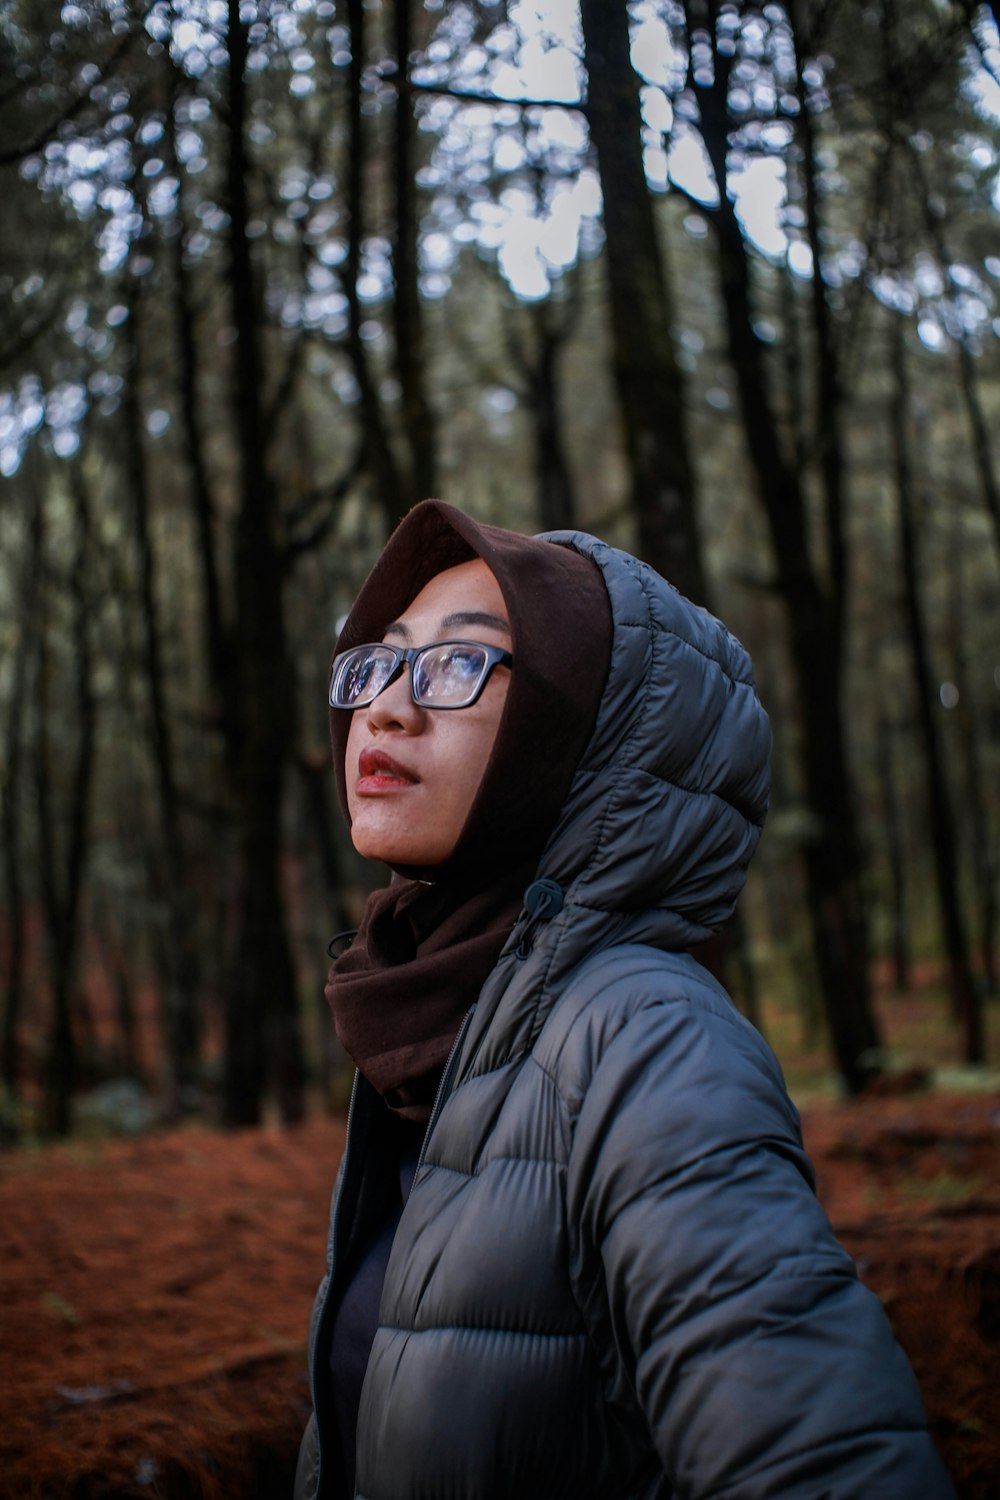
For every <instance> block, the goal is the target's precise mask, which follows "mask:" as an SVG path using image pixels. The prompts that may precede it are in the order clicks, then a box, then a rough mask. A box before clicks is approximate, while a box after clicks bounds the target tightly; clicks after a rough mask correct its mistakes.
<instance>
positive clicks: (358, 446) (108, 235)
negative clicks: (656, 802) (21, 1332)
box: [0, 0, 1000, 1138]
mask: <svg viewBox="0 0 1000 1500" xmlns="http://www.w3.org/2000/svg"><path fill="white" fill-rule="evenodd" d="M0 64H2V66H0V79H2V82H0V182H2V201H3V218H2V227H0V473H2V479H0V794H2V808H0V813H2V838H3V868H2V883H0V893H2V895H0V899H2V907H0V986H2V995H3V999H2V1007H0V1068H2V1080H3V1096H2V1098H3V1111H2V1112H3V1117H4V1122H5V1131H6V1132H7V1134H8V1135H9V1136H11V1137H14V1138H16V1137H17V1136H18V1135H19V1134H23V1133H26V1132H37V1131H42V1132H55V1133H65V1132H66V1131H68V1130H69V1129H70V1128H71V1126H72V1123H73V1118H74V1111H75V1109H76V1108H77V1106H78V1105H79V1104H80V1103H81V1101H82V1100H83V1099H84V1097H85V1096H90V1097H93V1092H94V1090H95V1087H96V1086H98V1085H104V1086H107V1085H108V1084H109V1082H110V1081H111V1080H116V1081H117V1084H116V1086H117V1087H119V1088H121V1086H122V1080H131V1081H132V1087H133V1090H134V1091H135V1092H133V1094H129V1093H128V1089H127V1088H126V1095H125V1097H126V1098H129V1099H132V1100H133V1102H135V1099H136V1098H138V1099H139V1100H140V1102H142V1101H145V1103H146V1104H147V1105H148V1107H149V1109H150V1111H151V1112H152V1113H153V1114H155V1115H157V1116H159V1117H166V1118H178V1117H179V1116H181V1115H182V1114H184V1113H186V1112H193V1111H205V1112H208V1113H210V1114H212V1115H215V1116H217V1117H218V1118H221V1119H222V1120H224V1121H226V1122H227V1123H230V1124H247V1123H254V1122H256V1121H258V1120H259V1119H260V1118H261V1115H262V1112H264V1111H270V1112H275V1113H278V1114H280V1116H281V1117H282V1118H284V1119H286V1120H289V1121H293V1120H295V1119H297V1118H299V1117H300V1116H301V1115H302V1113H303V1110H304V1109H305V1108H306V1105H307V1101H308V1100H310V1099H311V1098H314V1097H315V1096H316V1095H317V1094H321V1095H324V1096H326V1097H327V1098H330V1097H332V1096H333V1095H335V1094H336V1093H337V1091H338V1089H339V1088H340V1087H341V1080H342V1079H343V1076H344V1073H345V1059H344V1058H343V1056H342V1055H340V1054H339V1053H338V1051H337V1048H336V1045H335V1043H334V1042H333V1041H332V1039H331V1036H330V1029H329V1023H328V1021H327V1019H326V1016H325V1009H324V1006H323V1001H322V994H321V990H322V983H323V978H324V974H325V968H326V958H325V953H324V949H325V945H326V942H327V939H328V938H329V935H330V934H331V933H332V932H334V931H336V930H338V929H342V928H347V927H349V926H350V925H351V924H352V922H353V921H355V920H356V918H357V915H358V912H359V909H360V905H361V903H362V901H363V898H364V893H365V890H366V887H367V885H368V884H370V883H373V882H374V881H377V879H378V876H377V873H375V872H372V871H369V870H366V869H365V868H363V867H362V866H361V865H360V862H359V861H357V860H356V858H355V857H354V855H353V853H352V851H351V850H350V847H349V845H348V844H347V842H346V840H345V838H344V835H343V831H342V829H341V828H340V826H339V815H338V813H337V809H336V805H335V797H334V793H333V783H332V777H331V774H330V771H329V767H328V758H329V757H328V749H327V739H326V708H325V677H326V670H327V665H328V660H329V653H330V648H331V645H332V642H333V640H334V638H335V635H336V629H337V620H338V618H339V617H340V616H341V615H342V614H343V612H344V611H345V610H346V609H347V608H348V606H349V603H350V600H351V597H352V595H353V592H354V591H355V590H356V588H357V586H358V584H359V583H360V581H361V579H362V578H363V577H364V575H365V573H366V571H367V569H368V567H369V566H370V565H371V562H372V561H373V559H374V557H375V555H376V553H377V552H378V550H379V548H380V546H381V544H382V542H383V541H384V539H385V536H386V535H387V532H388V530H389V528H390V527H391V526H392V524H393V523H394V522H395V521H396V520H397V519H398V517H399V516H400V515H402V514H403V513H404V512H405V511H406V509H407V508H408V507H409V506H410V505H412V504H413V503H414V502H415V501H417V500H418V499H420V498H422V497H423V496H425V495H429V494H436V495H439V496H441V497H443V498H445V499H447V500H450V501H452V502H454V503H455V504H458V505H460V506H462V507H464V508H465V509H467V510H469V511H470V512H472V513H473V514H475V515H476V516H478V517H479V518H481V519H484V520H489V521H495V522H498V523H500V524H503V525H506V526H511V527H515V528H519V529H522V530H525V531H536V530H540V529H549V528H553V527H562V526H579V527H582V528H583V529H586V530H590V531H593V532H596V533H598V534H600V535H601V536H603V537H605V538H606V539H607V540H608V541H610V542H612V543H616V544H620V545H623V546H626V547H628V548H630V549H633V550H636V551H638V552H639V553H640V554H641V555H642V556H644V557H645V558H647V559H648V560H649V561H650V562H651V563H653V564H654V566H656V567H657V568H659V569H660V570H661V571H662V572H663V573H665V574H666V576H668V577H669V578H671V579H672V580H673V581H674V582H675V583H676V584H677V585H678V587H680V588H681V589H682V591H683V592H685V593H687V594H689V595H690V596H691V597H693V598H695V599H698V600H700V601H702V602H706V603H708V604H709V605H710V606H711V607H713V608H714V609H716V610H717V611H718V612H719V613H720V614H721V615H722V616H723V617H724V618H725V620H726V621H727V623H728V624H729V625H730V626H731V627H732V628H733V629H734V630H735V631H736V632H737V633H738V634H739V635H740V636H741V638H742V639H743V640H744V641H745V642H746V644H747V645H748V647H749V648H750V650H751V652H752V654H753V656H754V660H755V663H756V665H757V670H758V678H759V682H760V686H761V691H762V696H763V697H764V700H765V702H766V704H767V706H768V708H769V710H770V712H771V714H772V718H773V721H774V725H775V732H776V749H775V795H774V800H773V811H772V818H771V823H770V827H769V831H768V833H767V835H766V837H765V840H764V844H763V846H762V850H761V853H760V855H759V857H758V861H757V868H756V870H755V871H754V872H753V875H752V880H751V886H750V888H749V891H748V895H747V899H746V902H745V904H744V914H743V916H742V918H741V920H740V921H739V923H738V924H737V925H736V926H735V927H734V929H733V931H732V932H731V933H729V934H727V936H726V941H725V943H724V944H723V945H722V948H721V951H720V952H719V953H718V954H716V955H714V959H713V961H715V960H717V961H718V962H720V963H721V964H722V965H723V966H724V969H725V974H726V978H727V980H728V982H729V983H730V985H731V987H732V988H733V990H734V992H735V993H736V994H737V996H738V998H739V1001H740V1004H741V1005H742V1006H743V1007H744V1009H746V1010H747V1011H748V1012H749V1013H750V1014H751V1015H752V1016H754V1017H756V1018H758V1019H760V1017H761V1015H762V1006H763V1010H764V1013H766V1004H767V1000H768V997H769V995H771V994H773V993H774V992H775V991H776V990H778V989H781V990H782V991H783V992H785V991H788V992H793V993H794V996H795V998H796V1002H797V1003H798V1004H800V1005H801V1007H802V1010H803V1014H804V1015H805V1017H806V1020H807V1024H808V1025H809V1026H810V1027H812V1028H813V1029H814V1031H815V1030H816V1029H818V1030H819V1031H820V1032H821V1034H822V1035H823V1036H824V1037H825V1038H826V1043H825V1045H826V1046H827V1047H828V1049H829V1057H830V1059H831V1062H832V1065H833V1067H834V1068H835V1069H836V1072H837V1074H838V1075H839V1077H840V1079H841V1081H842V1083H843V1085H844V1087H846V1088H847V1089H848V1090H851V1091H858V1090H860V1089H862V1088H864V1087H865V1086H866V1085H867V1084H868V1083H869V1082H870V1081H871V1079H872V1078H873V1077H875V1076H877V1075H878V1073H879V1072H880V1070H882V1069H883V1068H884V1067H885V1066H886V1064H887V1055H886V1050H885V1035H884V1014H885V1013H884V1007H883V1006H882V1002H881V1000H879V999H878V996H879V994H881V989H879V988H878V986H877V985H876V980H878V981H879V984H880V985H881V986H882V988H885V987H888V988H889V989H890V990H891V989H893V988H894V989H896V990H898V991H899V992H906V991H907V989H908V987H909V986H911V984H912V982H913V975H914V972H915V970H916V969H917V968H918V967H919V966H921V965H926V964H927V963H928V962H932V963H936V964H937V965H938V966H939V968H940V972H941V974H942V975H943V992H942V1002H941V1004H942V1012H943V1015H944V1018H945V1022H944V1026H943V1032H944V1033H945V1034H948V1035H949V1036H950V1037H951V1041H950V1042H949V1044H948V1045H949V1046H951V1047H953V1051H954V1055H955V1056H957V1057H960V1058H961V1059H963V1060H964V1061H965V1062H967V1063H969V1064H974V1065H978V1064H982V1063H983V1062H984V1061H985V1059H986V1053H987V1036H988V1031H989V1025H988V1022H989V1019H990V1010H989V1008H988V1007H989V1000H990V996H991V994H995V991H996V985H997V960H996V942H997V933H996V928H997V916H996V901H997V883H998V874H997V842H998V825H1000V807H998V786H1000V776H998V770H1000V754H998V743H997V741H998V729H1000V612H998V609H997V602H998V589H997V579H998V562H1000V488H998V484H1000V481H998V477H997V463H998V457H1000V455H998V451H997V438H996V436H995V434H996V431H997V425H998V424H997V416H998V412H1000V359H998V339H997V334H998V332H1000V305H998V288H1000V240H998V235H997V228H998V222H1000V175H998V173H1000V81H998V77H1000V38H998V31H997V13H996V7H995V6H994V5H992V4H976V3H974V0H905V3H904V0H782V3H777V0H773V3H772V0H768V3H765V4H755V3H749V0H748V3H740V4H736V3H727V0H684V3H681V0H636V3H634V4H630V5H627V4H625V3H624V0H617V3H616V0H580V3H579V4H578V3H576V0H533V3H532V0H506V3H505V0H492V3H491V0H451V3H444V0H336V3H335V0H257V3H252V0H244V3H242V4H240V3H238V0H67V3H64V4H59V3H55V0H5V4H4V6H3V8H2V10H0Z"/></svg>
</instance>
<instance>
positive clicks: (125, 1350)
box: [0, 1092, 1000, 1500]
mask: <svg viewBox="0 0 1000 1500" xmlns="http://www.w3.org/2000/svg"><path fill="white" fill-rule="evenodd" d="M803 1118H804V1127H805V1133H806V1140H807V1145H808V1146H809V1148H810V1152H811V1155H812V1157H813V1160H814V1162H815V1165H816V1169H817V1177H818V1186H819V1192H820V1196H821V1198H822V1199H823V1201H824V1203H825V1205H826V1208H827V1211H828V1213H829V1214H830V1217H831V1219H832V1221H833V1223H834V1226H835V1228H836V1229H837V1231H838V1233H839V1234H840V1236H841V1238H842V1240H843V1242H844V1243H845V1244H846V1246H847V1247H848V1249H849V1250H850V1252H851V1253H852V1255H853V1256H854V1257H855V1259H856V1261H857V1263H858V1267H859V1270H860V1273H861V1275H862V1276H863V1278H864V1279H865V1280H866V1281H867V1282H868V1283H869V1285H871V1286H872V1287H873V1288H874V1289H875V1291H876V1292H877V1293H878V1294H879V1296H880V1297H881V1298H882V1301H883V1303H884V1305H885V1307H886V1310H887V1312H888V1314H889V1317H890V1319H891V1320H892V1323H893V1326H894V1327H895V1330H896V1333H897V1336H898V1337H899V1339H900V1341H901V1342H902V1343H903V1345H904V1347H905V1348H906V1349H907V1352H908V1353H909V1355H910V1358H911V1360H912V1362H913V1365H914V1368H915V1369H916V1372H917V1375H918V1378H919V1380H920V1383H921V1386H922V1389H923V1392H924V1398H925V1401H926V1404H927V1408H928V1412H929V1415H930V1420H931V1425H932V1428H933V1431H934V1434H935V1437H936V1440H937V1442H938V1444H939V1446H940V1448H941V1451H942V1453H943V1455H944V1457H945V1460H946V1462H947V1464H948V1467H949V1469H950V1470H951V1472H952V1474H953V1476H954V1479H955V1482H956V1486H957V1489H958V1492H959V1495H960V1496H961V1497H962V1500H995V1497H996V1495H997V1494H998V1493H1000V1170H998V1168H1000V1095H997V1094H992V1095H983V1094H968V1095H954V1094H942V1093H939V1092H935V1093H931V1092H918V1093H915V1094H912V1095H910V1094H907V1095H903V1096H895V1097H893V1096H890V1097H881V1096H880V1097H874V1098H867V1099H863V1100H860V1101H856V1102H852V1103H837V1102H834V1101H831V1100H822V1101H819V1100H818V1101H815V1102H813V1103H810V1104H809V1105H808V1106H806V1107H805V1108H804V1110H803ZM342 1146H343V1126H342V1124H341V1123H340V1122H338V1121H335V1120H326V1119H317V1120H313V1121H311V1122H310V1123H308V1124H306V1125H303V1126H301V1127H297V1128H295V1129H294V1130H288V1131H278V1130H276V1129H275V1130H260V1131H245V1132H240V1133H237V1134H229V1135H223V1134H219V1133H216V1132H213V1131H210V1130H207V1129H204V1128H197V1129H193V1128H192V1129H186V1130H182V1131H174V1132H169V1133H162V1134H155V1135H150V1136H147V1137H145V1138H143V1139H140V1140H133V1141H121V1140H119V1141H106V1142H104V1143H101V1144H80V1143H75V1144H69V1145H66V1146H58V1147H47V1148H45V1149H35V1150H20V1151H17V1152H9V1153H7V1154H6V1155H3V1156H0V1285H2V1287H3V1294H2V1301H0V1349H2V1350H3V1361H2V1365H0V1500H71V1497H72V1500H110V1497H130V1500H131V1497H141V1496H150V1497H159V1500H251V1497H252V1500H272V1497H273V1500H281V1497H285V1496H287V1495H288V1494H289V1492H290V1484H291V1475H292V1472H293V1468H294V1454H295V1448H296V1444H297V1440H298V1435H299V1432H300V1430H301V1427H302V1425H303V1422H304V1420H305V1417H306V1414H307V1410H308V1391H307V1385H306V1378H305V1329H306V1324H307V1320H308V1313H309V1307H310V1302H311V1298H312V1293H313V1290H314V1286H315V1283H316V1281H317V1278H318V1275H319V1273H320V1271H321V1268H322V1256H323V1244H324V1237H325V1223H326V1211H327V1199H328V1193H329V1187H330V1182H331V1179H332V1176H333V1172H334V1169H335V1166H336V1162H337V1160H338V1157H339V1154H340V1151H341V1149H342Z"/></svg>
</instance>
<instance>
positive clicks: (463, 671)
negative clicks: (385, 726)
mask: <svg viewBox="0 0 1000 1500" xmlns="http://www.w3.org/2000/svg"><path fill="white" fill-rule="evenodd" d="M513 662H514V658H513V657H512V656H511V654H510V652H509V651H504V650H502V649H501V648H500V647H499V646H484V645H482V643H481V642H479V641H435V642H434V643H433V645H430V646H407V647H405V648H404V647H402V646H387V645H386V644H385V643H384V642H383V643H381V644H379V645H371V646H355V647H353V649H352V650H350V651H342V652H341V653H340V655H339V656H336V657H335V658H334V662H333V670H332V672H331V674H330V705H331V707H333V708H364V707H365V705H366V704H368V703H371V702H373V701H374V699H376V698H377V697H378V695H379V693H381V692H383V691H384V690H385V689H386V688H387V687H388V686H389V684H390V682H393V681H395V679H396V678H397V677H398V676H399V674H400V672H402V670H403V668H404V667H405V666H408V667H409V669H410V693H411V695H412V697H413V701H414V703H417V704H419V706H420V707H421V708H469V707H471V705H472V704H473V703H475V702H476V699H477V698H478V697H479V695H480V693H481V692H482V691H483V688H484V687H485V686H486V684H487V682H488V681H489V676H490V673H491V672H492V671H493V668H494V667H510V666H512V665H513Z"/></svg>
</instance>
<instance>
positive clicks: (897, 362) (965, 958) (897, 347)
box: [891, 317, 985, 1063]
mask: <svg viewBox="0 0 1000 1500" xmlns="http://www.w3.org/2000/svg"><path fill="white" fill-rule="evenodd" d="M891 337H892V366H893V381H894V385H893V392H892V401H891V422H892V445H893V461H894V467H895V479H896V500H897V505H898V507H899V545H900V554H901V559H902V568H903V597H904V603H905V609H906V623H907V628H908V633H909V638H910V662H911V665H912V668H913V687H914V693H915V696H916V702H917V716H918V722H919V725H920V734H921V745H922V749H923V755H924V765H925V771H926V776H927V795H928V813H929V818H930V829H931V844H932V850H933V854H934V876H935V882H936V886H937V894H938V905H939V907H940V911H941V925H942V928H943V932H944V940H945V949H946V952H947V955H948V971H949V985H950V989H951V999H952V1008H953V1011H954V1014H955V1019H956V1020H957V1021H958V1022H959V1024H960V1026H961V1028H962V1038H963V1043H962V1045H963V1055H964V1057H965V1061H966V1062H970V1063H977V1062H982V1061H983V1059H984V1056H985V1042H984V1037H983V1018H982V1007H981V1002H980V997H979V995H978V993H977V991H976V985H975V982H974V980H973V976H972V970H971V966H970V963H969V949H968V943H967V941H966V935H965V924H964V921H963V916H962V908H961V901H960V896H959V888H958V885H959V870H958V851H957V848H956V844H955V826H954V821H953V817H952V811H951V805H950V802H951V799H950V797H949V794H948V785H947V778H946V776H945V769H944V761H943V757H942V753H941V745H940V740H939V737H938V728H937V724H936V722H935V717H934V701H935V697H936V695H935V692H934V686H933V679H932V673H931V666H930V653H929V651H928V648H927V631H926V626H925V624H924V615H923V601H922V598H921V584H920V556H919V545H920V544H919V536H918V532H917V526H916V522H915V520H914V516H913V504H914V483H913V464H912V460H911V455H910V440H909V431H908V427H909V421H910V415H909V407H910V397H909V381H908V373H907V368H906V349H905V343H904V324H903V320H902V318H900V317H894V318H893V319H892V335H891Z"/></svg>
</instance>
